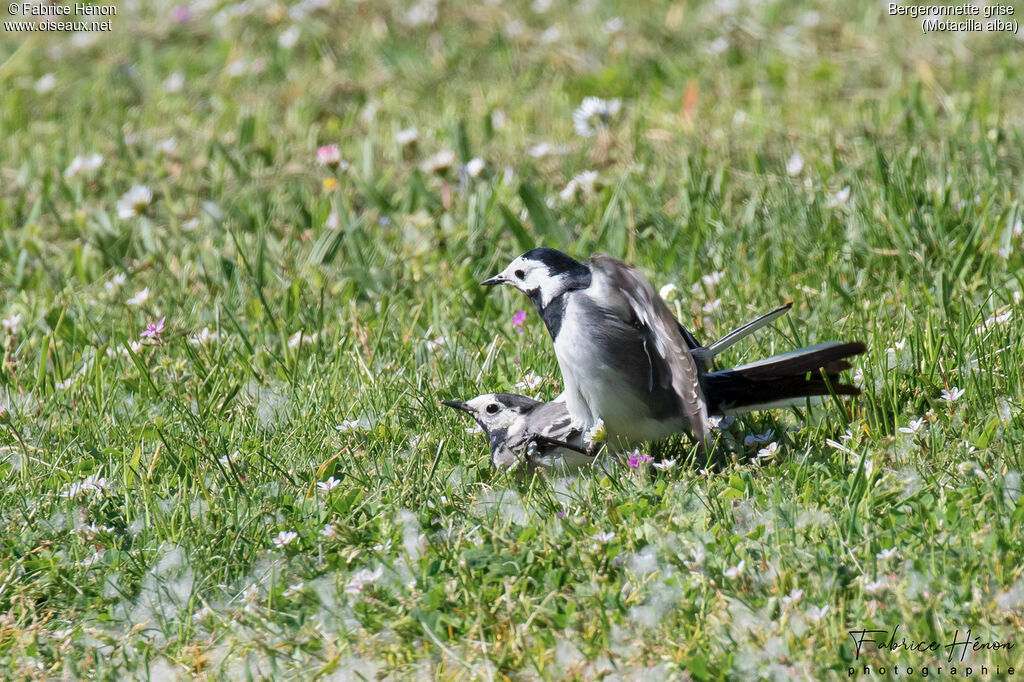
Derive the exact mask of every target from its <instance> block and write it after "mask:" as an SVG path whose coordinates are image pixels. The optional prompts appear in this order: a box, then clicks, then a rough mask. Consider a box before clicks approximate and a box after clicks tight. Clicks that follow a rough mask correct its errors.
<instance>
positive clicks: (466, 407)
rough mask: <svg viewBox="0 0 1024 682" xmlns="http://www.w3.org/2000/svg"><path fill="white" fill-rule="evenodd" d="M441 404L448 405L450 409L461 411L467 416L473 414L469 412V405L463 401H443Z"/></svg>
mask: <svg viewBox="0 0 1024 682" xmlns="http://www.w3.org/2000/svg"><path fill="white" fill-rule="evenodd" d="M441 404H442V405H447V406H448V407H451V408H454V409H456V410H461V411H463V412H465V413H466V414H472V412H470V411H469V404H467V403H464V402H462V401H461V400H442V401H441Z"/></svg>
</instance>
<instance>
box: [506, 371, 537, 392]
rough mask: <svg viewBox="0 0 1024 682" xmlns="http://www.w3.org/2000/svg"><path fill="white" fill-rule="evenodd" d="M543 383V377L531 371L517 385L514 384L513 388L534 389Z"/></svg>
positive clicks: (521, 389)
mask: <svg viewBox="0 0 1024 682" xmlns="http://www.w3.org/2000/svg"><path fill="white" fill-rule="evenodd" d="M543 383H544V379H543V378H541V377H539V376H537V375H536V374H534V373H532V372H531V373H529V374H527V375H526V376H524V377H523V380H522V381H520V382H518V383H516V385H515V386H513V388H515V389H517V390H520V391H533V390H535V389H536V388H538V387H539V386H540V385H541V384H543Z"/></svg>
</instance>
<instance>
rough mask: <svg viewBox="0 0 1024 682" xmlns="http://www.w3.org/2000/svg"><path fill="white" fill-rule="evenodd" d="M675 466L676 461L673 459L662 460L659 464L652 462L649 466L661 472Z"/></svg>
mask: <svg viewBox="0 0 1024 682" xmlns="http://www.w3.org/2000/svg"><path fill="white" fill-rule="evenodd" d="M675 465H676V460H674V459H663V460H661V461H660V462H653V463H652V464H651V466H653V467H654V468H655V469H660V470H662V471H665V470H668V469H671V468H672V467H674V466H675Z"/></svg>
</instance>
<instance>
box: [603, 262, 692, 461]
mask: <svg viewBox="0 0 1024 682" xmlns="http://www.w3.org/2000/svg"><path fill="white" fill-rule="evenodd" d="M590 267H591V271H592V272H593V273H594V276H595V280H596V283H597V284H598V287H599V288H600V287H607V288H608V289H609V291H608V294H611V296H609V297H608V299H609V300H611V299H612V298H613V297H616V294H619V295H621V296H622V297H623V298H624V300H625V302H626V304H627V305H628V308H629V309H628V310H622V311H619V312H620V314H622V315H624V317H625V318H626V319H629V318H630V317H632V320H631V321H634V322H635V323H636V324H638V325H639V326H640V327H641V328H642V329H646V330H647V331H648V332H649V334H648V335H647V336H646V337H645V345H644V350H646V351H647V353H648V354H651V353H654V354H657V356H658V357H659V359H660V360H661V362H659V363H655V362H653V361H651V360H650V356H649V364H650V367H651V372H652V374H651V379H650V382H649V383H650V386H651V387H653V385H654V383H655V377H654V374H653V373H654V371H655V366H656V364H657V365H658V366H662V365H663V366H667V367H668V369H669V371H670V373H671V378H670V381H671V386H672V390H673V391H674V392H675V393H676V395H677V396H679V399H680V401H681V403H682V408H683V414H684V415H685V416H686V420H687V422H688V423H689V425H690V429H691V430H692V431H693V434H694V436H695V437H696V438H697V441H698V442H699V443H701V444H704V443H706V441H707V431H708V412H707V404H706V402H705V399H704V393H703V391H702V390H701V387H700V380H699V378H698V376H699V374H698V371H697V365H696V363H695V362H694V359H693V357H692V356H691V355H690V349H689V347H688V344H687V342H686V340H685V339H684V337H683V335H682V333H681V332H680V330H679V323H678V321H677V320H676V319H675V317H673V315H672V312H671V311H670V310H669V309H668V306H666V305H665V302H664V301H662V300H661V297H660V296H658V293H657V292H656V291H655V290H654V287H652V286H651V283H650V282H648V281H647V279H646V278H645V277H644V276H643V275H641V274H640V273H639V272H638V271H637V270H636V269H634V268H631V267H630V266H628V265H626V264H625V263H623V262H622V261H619V260H616V259H614V258H611V257H610V256H602V255H597V256H594V257H593V258H591V259H590ZM647 339H649V340H650V343H647V342H646V340H647ZM663 379H669V378H668V377H663Z"/></svg>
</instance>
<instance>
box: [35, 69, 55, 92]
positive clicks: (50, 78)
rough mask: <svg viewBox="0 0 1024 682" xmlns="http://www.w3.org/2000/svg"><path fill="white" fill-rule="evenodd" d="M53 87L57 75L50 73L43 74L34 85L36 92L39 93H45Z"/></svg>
mask: <svg viewBox="0 0 1024 682" xmlns="http://www.w3.org/2000/svg"><path fill="white" fill-rule="evenodd" d="M55 87H57V77H56V76H54V75H53V74H52V73H48V74H46V75H44V76H43V77H42V78H40V79H39V80H37V81H36V85H35V88H36V92H38V93H39V94H40V95H45V94H46V93H48V92H50V91H51V90H53V89H54V88H55Z"/></svg>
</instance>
